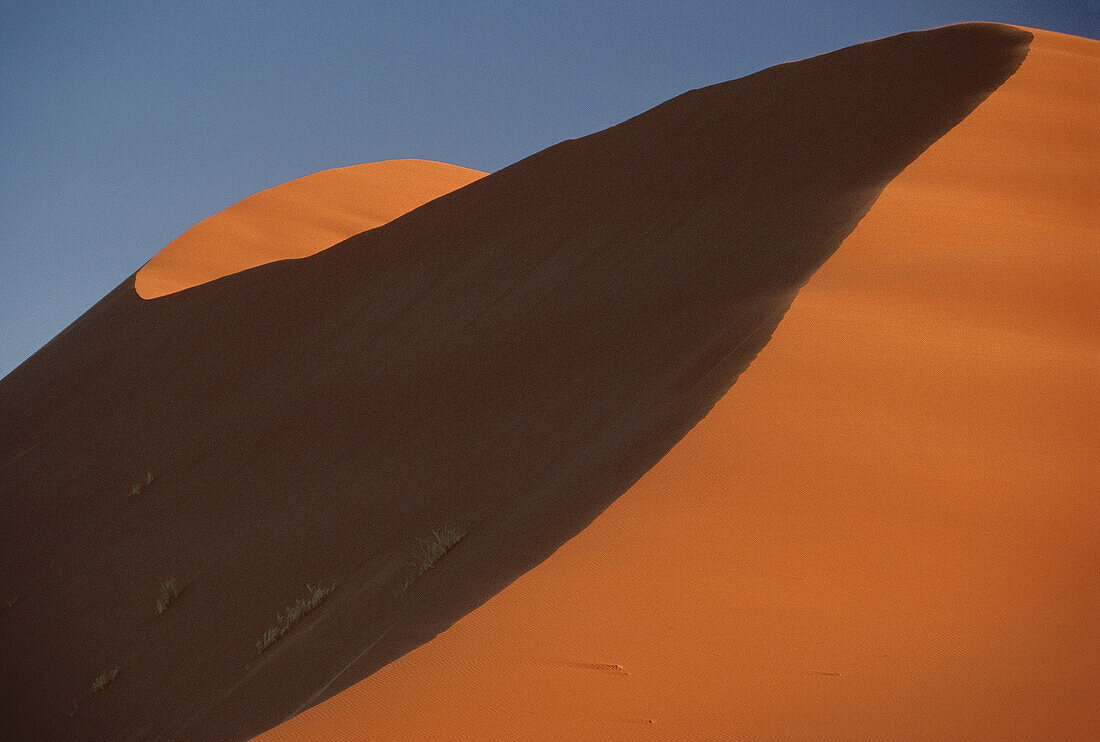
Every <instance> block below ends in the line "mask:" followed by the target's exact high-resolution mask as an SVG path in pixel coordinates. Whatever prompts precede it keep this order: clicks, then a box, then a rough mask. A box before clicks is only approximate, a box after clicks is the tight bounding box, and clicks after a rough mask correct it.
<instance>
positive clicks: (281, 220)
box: [134, 160, 485, 299]
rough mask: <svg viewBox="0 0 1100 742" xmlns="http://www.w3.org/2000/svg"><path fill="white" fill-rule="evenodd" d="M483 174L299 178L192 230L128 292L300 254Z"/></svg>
mask: <svg viewBox="0 0 1100 742" xmlns="http://www.w3.org/2000/svg"><path fill="white" fill-rule="evenodd" d="M484 175H485V173H482V172H479V171H477V170H470V169H469V168H464V167H458V166H457V165H447V164H444V163H442V162H430V161H427V160H387V161H386V162H371V163H367V164H364V165H352V166H350V167H342V168H335V169H333V170H322V171H321V172H319V173H314V174H312V175H307V176H305V177H304V178H297V179H295V180H292V181H290V182H289V183H283V184H282V185H280V186H276V187H274V188H269V189H267V190H266V191H260V192H259V193H257V194H255V195H253V196H249V197H248V198H246V199H244V200H243V201H240V202H239V203H237V204H234V205H233V206H231V207H229V208H228V209H225V210H223V211H219V212H218V213H217V214H215V215H214V216H212V217H210V218H208V219H204V220H202V221H201V222H199V223H198V224H196V225H195V226H193V227H191V229H189V230H187V231H186V232H184V233H183V234H181V235H180V236H179V237H177V238H176V239H174V240H173V241H172V242H170V243H169V244H168V245H167V246H166V247H165V248H164V249H163V250H161V251H160V252H158V253H157V254H156V255H155V256H154V257H153V259H152V260H150V261H149V262H148V263H146V264H145V265H144V266H143V267H142V268H141V270H139V271H138V272H137V276H136V277H135V278H134V290H135V291H137V292H138V295H139V296H141V297H142V298H143V299H155V298H157V297H158V296H165V295H167V294H171V293H174V292H176V291H182V290H183V289H186V288H190V287H192V286H197V285H199V284H201V283H206V282H207V281H212V280H214V279H215V278H221V277H222V276H228V275H231V274H233V273H237V272H238V271H242V270H245V269H247V268H254V267H256V266H258V265H263V264H265V263H271V262H273V261H276V260H287V259H290V258H304V257H306V256H307V255H313V254H314V253H318V252H320V251H321V250H324V249H326V248H329V247H331V246H333V245H335V244H336V243H337V242H342V241H343V240H346V239H347V238H348V237H351V236H353V235H356V234H359V233H360V232H363V231H365V230H367V229H373V228H374V227H378V226H380V225H382V224H385V223H386V222H390V221H393V220H394V219H396V218H397V217H399V216H401V215H402V214H405V213H407V212H409V211H412V210H413V209H415V208H416V207H417V206H420V205H422V204H425V203H427V202H428V201H431V200H432V199H433V198H438V197H439V196H442V195H443V194H445V193H450V192H451V191H453V190H455V189H456V188H461V187H462V186H464V185H467V184H468V183H472V182H473V181H475V180H477V179H478V178H481V177H483V176H484Z"/></svg>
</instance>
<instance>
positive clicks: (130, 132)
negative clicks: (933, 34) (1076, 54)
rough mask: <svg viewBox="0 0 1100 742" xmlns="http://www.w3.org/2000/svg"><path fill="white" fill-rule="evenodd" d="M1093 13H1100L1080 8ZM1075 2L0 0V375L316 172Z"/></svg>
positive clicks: (1094, 21)
mask: <svg viewBox="0 0 1100 742" xmlns="http://www.w3.org/2000/svg"><path fill="white" fill-rule="evenodd" d="M1090 6H1091V8H1092V9H1090ZM1095 7H1096V4H1095V3H1092V2H1089V0H1066V1H1063V2H1058V1H1053V2H1052V1H1047V2H1041V3H1040V2H1035V1H1034V0H1029V1H1020V2H1009V1H1004V2H976V1H973V2H969V1H967V0H952V1H950V2H918V1H916V0H913V1H910V2H878V3H870V2H862V1H852V2H843V1H841V0H836V1H833V2H828V1H822V2H783V1H782V0H777V1H774V2H742V3H738V2H698V3H692V2H684V3H681V2H645V3H590V2H556V3H545V4H529V3H523V2H481V3H463V2H443V1H440V2H429V3H416V2H396V3H364V2H302V1H301V0H298V1H297V2H282V1H281V0H271V1H270V2H254V3H222V2H179V3H164V2H157V3H154V2H148V1H147V2H111V3H106V2H96V1H95V0H82V1H80V2H65V3H58V2H49V0H32V1H31V2H23V1H21V0H15V1H14V2H13V1H12V0H6V1H5V2H4V3H2V4H0V101H2V103H0V174H2V177H0V376H3V375H6V374H7V373H8V372H9V371H11V370H12V369H13V368H15V366H17V365H18V364H19V363H21V362H22V361H23V360H24V359H25V358H27V357H28V356H29V355H30V354H32V353H33V352H34V351H35V350H37V349H38V348H39V347H41V346H42V345H43V344H45V343H46V342H47V341H49V339H50V338H52V337H53V336H54V335H56V334H57V333H58V332H60V331H61V330H62V329H64V328H65V326H66V325H68V324H69V323H70V322H72V321H73V320H74V319H75V318H76V317H78V316H79V315H80V314H81V313H82V312H84V311H85V310H86V309H88V308H89V307H91V306H92V305H93V304H94V303H95V302H96V301H97V300H98V299H99V298H100V297H102V296H103V295H104V294H105V293H107V292H108V291H110V290H111V289H112V288H114V287H115V286H116V285H118V283H119V282H121V281H122V280H123V279H125V278H126V277H127V276H128V275H130V274H131V273H133V272H134V271H135V270H137V269H138V268H139V267H140V266H141V265H142V264H143V263H144V262H145V261H146V260H148V259H149V258H150V257H152V256H153V255H154V254H155V253H156V252H157V251H158V250H159V249H160V248H161V247H163V246H164V245H165V244H166V243H168V242H169V241H171V240H172V239H173V238H174V237H176V236H177V235H178V234H180V233H181V232H183V231H184V230H185V229H187V228H188V227H190V226H191V225H192V224H194V223H195V222H197V221H199V220H201V219H203V218H205V217H207V216H209V215H210V214H213V213H214V212H216V211H219V210H221V209H223V208H225V207H226V206H229V205H230V204H232V203H234V202H236V201H238V200H240V199H242V198H244V197H245V196H248V195H250V194H252V193H254V192H256V191H258V190H261V189H263V188H268V187H270V186H273V185H276V184H278V183H282V182H285V181H287V180H290V179H292V178H296V177H299V176H301V175H305V174H307V173H311V172H315V171H317V170H322V169H324V168H330V167H337V166H341V165H350V164H354V163H359V162H370V161H374V160H386V159H394V158H403V157H418V158H424V159H432V160H442V161H445V162H451V163H455V164H459V165H465V166H467V167H473V168H478V169H480V170H488V171H492V170H496V169H499V168H501V167H503V166H505V165H508V164H510V163H512V162H514V161H516V160H518V159H521V158H523V157H525V156H527V155H529V154H532V153H534V152H536V151H538V150H540V149H543V148H545V147H547V146H549V145H551V144H554V143H555V142H558V141H560V140H562V139H566V138H569V137H576V136H581V135H584V134H588V133H590V132H593V131H597V130H599V129H602V128H604V127H607V126H610V125H611V124H615V123H617V122H619V121H621V120H623V119H626V118H629V117H630V116H633V115H634V114H637V113H640V112H641V111H643V110H645V109H647V108H650V107H652V106H654V105H656V104H658V103H661V102H662V101H664V100H667V99H668V98H670V97H672V96H674V95H677V94H679V93H681V92H683V91H685V90H688V89H690V88H695V87H700V86H703V85H708V84H711V83H716V82H721V81H723V80H729V79H732V78H736V77H741V76H743V75H746V74H749V73H752V72H755V71H757V70H759V69H763V68H764V67H768V66H770V65H773V64H776V63H779V62H784V61H790V60H795V59H801V58H803V57H808V56H812V55H815V54H820V53H822V52H827V51H831V50H833V49H837V48H840V47H844V46H849V45H851V44H855V43H859V42H861V41H867V40H870V39H874V38H879V37H883V36H889V35H891V34H894V33H899V32H902V31H910V30H916V29H921V28H928V27H932V26H940V25H944V24H948V23H954V22H958V21H966V20H992V21H1001V22H1007V23H1016V24H1020V25H1026V26H1031V27H1037V28H1045V29H1049V30H1054V31H1062V32H1065V33H1071V34H1076V35H1079V36H1088V37H1091V38H1097V36H1098V29H1100V16H1098V13H1097V11H1096V10H1095Z"/></svg>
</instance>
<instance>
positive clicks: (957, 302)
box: [257, 32, 1100, 742]
mask: <svg viewBox="0 0 1100 742" xmlns="http://www.w3.org/2000/svg"><path fill="white" fill-rule="evenodd" d="M1098 101H1100V43H1097V42H1095V41H1087V40H1083V39H1076V38H1072V37H1066V36H1060V35H1056V34H1050V33H1044V32H1036V37H1035V40H1034V41H1033V42H1032V44H1031V47H1030V51H1029V52H1028V56H1027V59H1026V60H1025V61H1024V63H1023V65H1022V67H1021V68H1020V70H1019V71H1018V72H1017V73H1016V74H1015V75H1013V76H1012V78H1010V79H1009V80H1008V82H1006V83H1005V84H1004V85H1003V86H1002V87H1001V88H999V89H998V90H997V91H996V92H994V93H993V95H992V96H991V97H990V98H989V99H988V100H987V101H986V102H985V103H983V104H982V105H981V106H980V107H979V108H978V109H977V110H976V111H975V112H974V113H972V114H971V115H970V116H969V117H967V118H966V120H965V121H963V122H962V123H961V124H959V125H958V126H957V127H956V128H954V129H952V130H951V131H950V132H949V133H948V134H947V135H946V136H944V137H943V138H942V139H940V140H939V141H938V142H936V143H935V144H934V145H932V147H931V148H929V149H928V151H926V152H925V153H924V154H923V155H921V156H920V157H919V158H918V159H917V160H916V162H914V163H913V164H912V165H910V166H909V167H908V168H907V169H906V170H905V172H903V173H902V174H901V175H900V176H899V177H898V178H896V179H895V180H894V181H893V182H892V183H891V184H890V185H889V186H888V187H887V188H886V190H885V191H884V192H883V194H882V196H881V197H880V198H879V200H878V201H877V202H876V203H875V205H874V206H873V207H872V209H871V211H870V213H869V214H868V215H867V216H866V217H865V218H864V219H863V221H862V222H861V223H860V225H859V226H858V227H857V228H856V230H855V231H854V232H853V233H852V234H851V236H849V237H848V239H847V240H845V242H844V244H842V245H841V247H840V249H839V250H838V251H837V252H836V254H835V255H834V256H833V257H832V258H831V259H830V260H829V262H828V263H826V264H825V266H824V267H822V269H821V270H819V271H818V272H817V273H816V274H815V275H814V277H813V278H812V279H811V280H810V282H809V283H808V284H807V285H806V286H805V287H804V288H803V289H802V291H801V292H800V293H799V295H798V298H797V299H796V300H795V301H794V304H793V305H792V307H791V309H790V310H789V311H788V312H787V314H786V316H785V317H784V319H783V322H782V324H781V325H780V326H779V328H778V329H777V330H776V333H775V336H774V337H773V338H772V340H771V341H770V342H769V344H768V346H767V347H766V348H765V349H764V350H763V351H762V352H761V353H760V355H759V357H758V358H757V359H756V360H755V361H754V362H753V364H752V366H751V367H750V368H749V369H748V370H747V371H746V372H745V373H744V374H743V375H742V376H741V377H740V379H739V380H738V382H737V384H736V386H734V387H733V388H732V389H731V390H730V392H729V393H728V394H726V395H725V396H724V397H723V398H722V400H721V401H720V402H719V403H718V404H717V405H716V406H715V407H714V409H713V410H712V411H711V412H710V413H709V414H708V415H707V416H706V417H705V418H704V419H703V421H702V422H700V424H699V425H697V426H696V427H695V428H694V429H693V430H692V431H691V432H690V433H688V435H687V436H686V437H685V438H684V439H683V440H682V441H680V443H678V444H677V445H676V446H675V447H674V448H673V449H672V451H671V452H669V454H668V455H667V456H665V457H664V458H663V459H662V460H661V461H660V463H658V464H657V466H655V467H654V468H653V469H651V470H650V471H649V472H648V473H647V474H646V475H645V476H644V477H642V479H641V480H640V481H639V482H638V483H637V484H635V485H634V486H633V487H632V488H631V489H630V490H629V491H628V492H627V493H626V494H624V495H623V496H622V497H621V498H620V499H619V500H617V501H616V502H615V503H614V504H613V505H611V507H609V508H608V509H607V510H606V511H605V512H604V513H603V514H601V515H600V517H599V518H597V519H596V520H595V522H593V523H592V524H591V525H590V526H589V527H588V528H586V529H585V530H584V531H583V532H582V533H581V534H580V535H578V536H577V537H576V538H575V539H573V540H571V541H570V542H568V543H567V544H565V545H564V546H562V547H561V548H560V549H559V550H558V551H557V552H555V554H554V555H553V556H552V557H551V558H550V559H548V560H547V561H546V562H544V563H543V564H541V565H539V566H538V567H537V568H535V569H534V570H532V571H530V572H528V573H527V574H526V575H524V576H523V577H521V578H520V579H519V580H517V581H516V582H514V583H513V584H511V585H510V586H509V587H508V588H506V589H505V590H504V591H503V592H501V593H500V594H499V595H497V596H496V597H494V598H493V599H492V600H490V601H489V602H488V603H487V604H486V605H484V606H482V607H481V608H479V609H477V610H476V611H474V612H473V613H471V614H470V615H468V616H466V617H465V618H463V619H462V620H461V621H459V622H458V623H457V624H456V625H455V626H453V627H452V628H451V629H449V630H448V631H447V632H446V633H444V634H442V635H441V636H439V637H437V638H436V639H435V640H434V641H432V642H430V643H428V644H426V645H424V646H422V647H420V648H419V649H417V650H415V651H414V652H412V653H410V654H408V655H406V656H405V657H403V658H401V659H400V660H398V661H397V662H394V663H392V664H391V665H389V666H387V667H385V668H383V669H382V670H381V671H379V672H377V673H375V674H374V675H372V676H371V677H370V678H368V679H367V680H365V681H363V682H362V683H359V684H358V685H356V686H355V687H353V688H351V689H349V690H347V691H345V692H344V693H341V694H339V695H337V696H336V697H334V698H332V699H330V700H329V701H326V702H325V703H323V704H321V705H319V706H317V707H315V708H313V709H311V710H309V711H307V712H305V713H304V714H302V715H300V716H298V717H296V718H295V719H293V720H291V721H290V722H287V723H286V724H284V725H282V726H280V727H278V728H276V729H274V730H272V731H271V732H270V733H268V734H267V735H264V736H263V737H261V738H260V740H257V742H261V741H262V742H290V741H292V740H293V741H295V742H297V741H301V740H347V741H348V742H351V741H353V740H355V741H358V740H410V739H497V740H504V739H510V740H562V739H606V740H618V739H623V740H626V739H630V740H638V739H655V740H656V739H659V740H673V739H674V740H693V739H700V740H702V739H706V740H713V739H729V740H735V739H737V740H742V739H743V740H762V739H774V740H780V739H782V740H794V739H797V740H884V739H888V740H960V739H968V740H970V739H972V740H987V741H989V742H993V741H996V740H1005V741H1007V740H1014V741H1018V740H1036V741H1037V742H1046V741H1047V740H1066V741H1067V742H1069V741H1077V740H1080V741H1084V740H1095V739H1100V715H1098V712H1097V707H1096V703H1095V698H1096V694H1097V690H1098V688H1100V659H1098V658H1100V647H1098V646H1097V636H1100V632H1098V630H1097V629H1098V627H1097V615H1096V606H1097V605H1100V589H1098V583H1097V580H1096V575H1097V574H1098V573H1100V555H1098V552H1097V544H1100V526H1098V524H1100V500H1098V495H1097V493H1098V492H1100V468H1098V465H1097V461H1096V452H1097V451H1098V450H1100V429H1098V424H1097V420H1098V419H1100V327H1098V325H1097V318H1098V317H1100V250H1098V246H1100V219H1098V217H1097V211H1096V206H1097V204H1098V203H1100V163H1098V160H1097V158H1098V156H1100V155H1098V152H1100V108H1098V106H1097V102H1098Z"/></svg>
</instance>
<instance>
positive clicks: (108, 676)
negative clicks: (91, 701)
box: [92, 667, 118, 693]
mask: <svg viewBox="0 0 1100 742" xmlns="http://www.w3.org/2000/svg"><path fill="white" fill-rule="evenodd" d="M116 675H118V668H117V667H116V668H115V669H113V670H105V671H104V672H103V673H102V674H101V675H100V676H99V677H98V678H96V679H95V682H94V683H92V693H99V692H100V691H101V690H103V689H104V688H106V687H107V686H108V685H109V684H110V682H111V681H112V680H114V679H115V676H116Z"/></svg>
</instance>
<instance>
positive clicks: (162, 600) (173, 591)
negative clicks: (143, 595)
mask: <svg viewBox="0 0 1100 742" xmlns="http://www.w3.org/2000/svg"><path fill="white" fill-rule="evenodd" d="M179 596H180V588H179V583H177V582H176V578H175V577H169V578H168V579H167V580H165V581H164V584H163V585H161V586H160V597H159V598H157V615H160V614H161V613H164V612H165V611H166V610H168V606H170V605H171V604H172V601H173V600H175V599H176V598H178V597H179Z"/></svg>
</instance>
